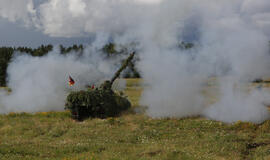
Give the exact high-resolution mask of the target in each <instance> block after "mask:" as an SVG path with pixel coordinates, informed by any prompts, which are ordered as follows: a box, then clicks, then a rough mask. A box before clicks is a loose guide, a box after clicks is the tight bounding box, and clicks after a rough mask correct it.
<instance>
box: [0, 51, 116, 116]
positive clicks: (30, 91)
mask: <svg viewBox="0 0 270 160" xmlns="http://www.w3.org/2000/svg"><path fill="white" fill-rule="evenodd" d="M91 50H95V49H92V48H89V49H86V53H88V55H87V54H86V53H85V55H84V56H83V57H76V56H74V55H75V54H69V55H65V56H63V55H60V54H59V51H58V49H56V50H54V51H52V52H50V53H49V54H48V55H46V56H43V57H32V56H29V55H26V54H19V55H17V56H15V57H14V58H13V60H12V62H11V64H10V65H9V66H8V86H9V87H10V88H11V89H12V92H11V93H10V94H8V95H4V93H3V92H2V93H1V94H2V96H0V113H7V112H38V111H55V110H63V109H64V105H65V99H66V96H67V94H68V93H69V92H70V91H72V90H80V89H84V88H85V86H86V85H90V86H91V85H92V84H95V83H96V82H97V81H99V80H101V79H104V78H109V77H110V76H111V75H112V73H113V71H114V69H115V66H114V65H115V63H114V62H113V61H106V62H105V61H103V58H102V57H101V56H100V53H98V52H97V51H96V50H95V52H91ZM89 53H90V54H89ZM69 75H71V76H72V78H73V79H74V80H75V85H74V86H72V87H69V85H68V77H69Z"/></svg>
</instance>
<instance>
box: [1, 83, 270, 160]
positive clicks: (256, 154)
mask: <svg viewBox="0 0 270 160" xmlns="http://www.w3.org/2000/svg"><path fill="white" fill-rule="evenodd" d="M140 81H141V80H128V81H127V88H126V90H125V93H126V95H127V96H128V97H129V99H130V100H131V102H132V104H133V108H132V109H134V108H135V107H137V106H138V101H139V98H140V95H141V91H142V88H141V85H140ZM0 159H1V160H4V159H8V160H12V159H16V160H18V159H19V160H24V159H25V160H29V159H50V160H53V159H61V160H94V159H102V160H103V159H111V160H117V159H126V160H132V159H134V160H138V159H141V160H146V159H168V160H170V159H184V160H185V159H190V160H194V159H219V160H223V159H224V160H225V159H226V160H227V159H233V160H234V159H270V121H266V122H264V123H263V124H260V125H255V124H251V123H243V122H237V123H234V124H224V123H221V122H216V121H211V120H207V119H204V118H201V117H190V118H183V119H152V118H150V117H147V116H146V115H144V114H135V113H134V112H132V110H131V111H129V112H127V113H125V114H123V115H122V116H120V117H118V118H107V119H88V120H85V121H83V122H76V121H74V120H72V119H71V118H70V113H69V112H44V113H43V112H42V113H36V114H28V113H20V114H16V113H10V114H8V115H0Z"/></svg>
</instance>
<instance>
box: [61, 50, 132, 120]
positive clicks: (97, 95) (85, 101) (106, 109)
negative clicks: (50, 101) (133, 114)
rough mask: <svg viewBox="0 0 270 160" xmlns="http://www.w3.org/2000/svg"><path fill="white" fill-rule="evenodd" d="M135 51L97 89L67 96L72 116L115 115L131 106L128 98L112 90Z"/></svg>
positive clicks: (67, 105)
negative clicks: (109, 78) (110, 77)
mask: <svg viewBox="0 0 270 160" xmlns="http://www.w3.org/2000/svg"><path fill="white" fill-rule="evenodd" d="M134 55H135V52H133V53H131V54H130V55H129V57H128V58H127V59H126V60H125V61H124V62H123V63H122V65H121V67H120V68H119V69H118V70H117V72H116V73H115V74H114V76H113V77H112V79H111V80H107V81H105V82H104V83H103V84H102V85H100V87H98V88H97V89H91V90H86V91H79V92H71V93H70V94H69V95H68V96H67V100H66V108H67V109H69V110H70V111H71V114H72V117H73V118H74V119H77V120H83V119H85V118H88V117H99V118H106V117H113V116H117V115H119V114H120V113H121V112H123V111H125V110H127V109H128V108H130V107H131V103H130V102H129V101H128V99H127V98H125V97H122V96H120V95H118V94H116V93H115V92H114V91H113V90H112V84H113V82H114V81H115V80H116V79H117V78H118V77H119V76H120V74H121V72H122V71H123V70H124V69H125V68H126V67H127V66H128V64H129V63H130V61H131V60H132V59H133V57H134Z"/></svg>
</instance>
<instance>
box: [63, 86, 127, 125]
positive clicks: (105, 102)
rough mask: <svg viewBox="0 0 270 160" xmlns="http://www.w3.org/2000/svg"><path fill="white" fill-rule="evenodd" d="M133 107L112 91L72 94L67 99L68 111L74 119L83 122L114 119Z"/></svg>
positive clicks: (89, 91)
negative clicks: (94, 118)
mask: <svg viewBox="0 0 270 160" xmlns="http://www.w3.org/2000/svg"><path fill="white" fill-rule="evenodd" d="M130 107H131V104H130V102H129V101H128V100H127V99H126V98H124V97H121V96H119V95H117V94H116V93H114V92H113V91H112V90H110V89H107V90H102V89H95V90H88V91H79V92H71V93H70V94H69V95H68V97H67V102H66V109H69V110H70V111H71V113H72V117H73V118H74V119H77V120H83V119H85V118H88V117H98V118H106V117H114V116H118V115H119V114H120V113H121V112H123V111H126V110H128V109H129V108H130Z"/></svg>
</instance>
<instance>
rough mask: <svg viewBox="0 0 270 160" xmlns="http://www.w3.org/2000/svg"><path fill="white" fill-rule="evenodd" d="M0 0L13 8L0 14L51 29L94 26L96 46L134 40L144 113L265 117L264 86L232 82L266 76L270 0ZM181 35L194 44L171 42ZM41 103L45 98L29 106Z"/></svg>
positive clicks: (73, 32)
mask: <svg viewBox="0 0 270 160" xmlns="http://www.w3.org/2000/svg"><path fill="white" fill-rule="evenodd" d="M14 2H15V0H14ZM1 4H3V5H5V6H6V8H13V9H11V10H8V9H2V8H3V7H2V8H1V10H0V12H1V13H2V14H1V16H2V17H4V18H7V19H9V20H11V21H16V20H21V21H25V22H26V23H31V24H32V25H33V26H35V27H37V28H38V29H39V30H41V31H42V32H44V33H45V34H48V35H50V36H56V37H57V36H60V37H77V36H87V35H89V34H92V33H96V34H97V37H98V41H96V43H94V44H92V45H93V46H99V47H100V46H102V45H103V44H104V42H106V41H107V40H108V39H110V38H113V39H114V40H115V42H119V43H130V42H134V41H135V42H138V46H137V49H138V50H139V55H140V57H141V61H140V63H139V66H138V68H139V69H140V71H141V72H142V75H143V78H144V80H145V81H146V83H147V84H149V87H147V88H145V90H144V93H143V97H142V104H143V105H147V106H148V107H149V108H148V111H147V113H148V114H149V115H150V116H153V117H168V116H169V117H170V116H174V117H184V116H193V115H204V116H206V117H208V118H211V119H216V120H221V121H225V122H234V121H237V120H243V121H251V122H255V123H260V122H262V121H263V120H265V119H267V118H269V113H268V112H267V110H266V108H265V107H264V104H265V103H267V101H268V99H270V97H269V94H268V92H267V91H265V90H262V91H260V90H256V91H250V92H247V91H242V90H240V89H237V87H236V88H235V84H236V85H237V84H238V83H240V82H249V81H251V80H253V79H254V78H259V77H269V76H270V75H269V74H270V72H269V68H270V66H269V64H270V63H269V43H268V41H269V36H270V29H269V28H270V26H269V25H270V22H269V15H270V1H269V0H256V1H254V0H239V1H235V0H220V1H216V0H149V1H142V0H132V1H130V0H113V1H108V0H90V1H86V0H66V1H60V0H48V1H44V2H41V4H39V5H37V6H34V7H33V2H32V1H30V0H28V1H26V2H25V3H24V4H23V5H22V6H23V7H21V6H20V7H21V10H18V11H17V10H16V9H15V8H17V7H18V6H17V5H8V4H6V3H4V2H1ZM16 4H19V1H18V3H16ZM1 6H2V5H1ZM27 6H28V7H27ZM29 6H30V7H29ZM8 11H9V12H10V13H9V12H8ZM182 40H183V41H185V40H191V41H193V42H194V43H195V44H196V47H195V48H194V49H191V50H189V51H183V50H180V49H179V48H177V44H178V43H179V42H180V41H182ZM48 57H49V56H48ZM48 57H47V58H48ZM19 59H23V57H22V58H19ZM60 59H61V58H60ZM60 59H59V61H61V60H60ZM57 60H58V59H57ZM18 61H19V60H18ZM73 61H74V59H72V60H70V61H69V62H70V63H71V62H73ZM56 62H57V61H55V63H56ZM74 63H75V62H74ZM76 63H77V62H76ZM18 64H19V63H18ZM22 64H23V63H22ZM56 66H57V65H56ZM13 67H14V68H16V67H18V66H16V65H15V64H14V66H13V65H12V64H11V66H10V67H9V68H10V69H9V74H10V84H13V83H12V78H11V77H12V75H13V74H15V72H13V70H12V69H11V68H13ZM20 67H21V66H20ZM22 68H23V67H22ZM67 68H68V67H67ZM86 68H87V67H86ZM96 68H97V67H96ZM14 70H15V69H14ZM78 70H83V69H80V67H79V69H78ZM108 70H109V69H108ZM48 72H49V73H50V71H48ZM59 72H60V71H59ZM22 73H24V72H22ZM79 73H81V72H79ZM19 75H20V74H19ZM213 75H215V76H218V77H220V78H219V81H220V82H219V84H220V85H219V86H218V88H219V94H220V99H219V101H218V102H217V103H215V104H213V105H211V106H210V107H205V105H204V103H205V101H206V100H205V96H204V95H203V94H202V90H203V89H204V87H205V86H204V85H203V84H204V83H206V82H207V79H208V77H209V76H213ZM63 76H64V75H63ZM30 77H32V76H30ZM46 77H47V76H46ZM48 77H54V76H50V75H48ZM226 77H232V78H231V79H229V80H228V79H227V78H226ZM14 79H19V77H16V78H14ZM31 79H32V78H31ZM33 79H35V78H34V75H33ZM231 80H232V81H233V83H228V82H227V81H231ZM29 81H32V80H29ZM15 84H19V83H17V82H14V85H13V86H14V89H15V88H20V86H18V87H17V85H15ZM48 84H50V83H48ZM59 84H60V83H59ZM226 84H230V85H226ZM15 86H16V87H15ZM36 87H37V86H36ZM54 87H55V88H57V86H53V87H52V88H54ZM45 88H47V87H45ZM48 88H49V87H48ZM28 90H31V89H28ZM60 90H61V89H60ZM62 90H63V89H62ZM51 91H52V92H54V90H53V89H52V90H51ZM48 93H49V92H48ZM61 94H62V93H61ZM61 94H59V95H61ZM30 95H31V94H30ZM30 95H29V97H30ZM42 96H43V95H42ZM26 97H27V96H26ZM14 98H16V97H14ZM62 98H63V97H62ZM49 99H51V98H49ZM59 99H60V98H59ZM6 101H8V100H6ZM43 103H45V104H46V103H48V102H47V101H46V102H44V101H42V102H40V104H36V105H37V106H39V105H41V104H43ZM62 103H63V102H62ZM17 105H18V104H14V105H13V106H17ZM61 105H62V104H59V106H61ZM46 106H48V105H46ZM231 113H233V114H231Z"/></svg>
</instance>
